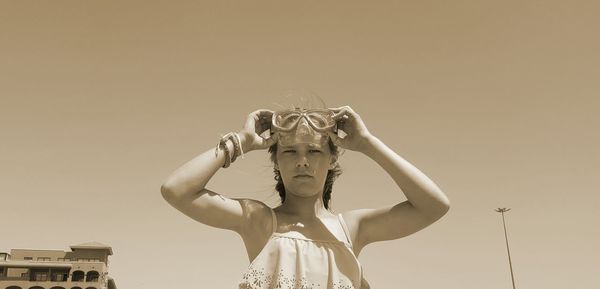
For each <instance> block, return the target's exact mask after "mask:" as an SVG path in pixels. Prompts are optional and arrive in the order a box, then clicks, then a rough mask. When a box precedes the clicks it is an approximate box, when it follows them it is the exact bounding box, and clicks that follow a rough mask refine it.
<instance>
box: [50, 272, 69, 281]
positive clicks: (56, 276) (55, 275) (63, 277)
mask: <svg viewBox="0 0 600 289" xmlns="http://www.w3.org/2000/svg"><path fill="white" fill-rule="evenodd" d="M68 278H69V272H68V271H52V278H51V280H52V281H59V282H60V281H67V279H68Z"/></svg>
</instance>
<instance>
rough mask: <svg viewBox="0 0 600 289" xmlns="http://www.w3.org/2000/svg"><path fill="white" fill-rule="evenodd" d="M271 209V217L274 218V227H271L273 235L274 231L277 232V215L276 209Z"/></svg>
mask: <svg viewBox="0 0 600 289" xmlns="http://www.w3.org/2000/svg"><path fill="white" fill-rule="evenodd" d="M269 210H271V217H272V218H273V225H272V226H273V227H272V229H271V235H273V233H275V232H277V215H275V210H273V209H271V208H269Z"/></svg>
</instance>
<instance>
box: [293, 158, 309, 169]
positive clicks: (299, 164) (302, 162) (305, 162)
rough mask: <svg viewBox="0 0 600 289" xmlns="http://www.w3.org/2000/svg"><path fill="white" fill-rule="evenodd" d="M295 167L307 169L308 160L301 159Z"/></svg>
mask: <svg viewBox="0 0 600 289" xmlns="http://www.w3.org/2000/svg"><path fill="white" fill-rule="evenodd" d="M296 167H308V160H307V159H306V158H305V157H301V158H300V159H299V160H298V162H297V163H296Z"/></svg>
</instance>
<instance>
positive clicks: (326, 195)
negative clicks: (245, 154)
mask: <svg viewBox="0 0 600 289" xmlns="http://www.w3.org/2000/svg"><path fill="white" fill-rule="evenodd" d="M328 144H329V150H330V151H331V155H332V156H333V157H334V160H335V166H334V167H333V169H330V170H328V171H327V178H326V179H325V186H324V188H323V203H324V204H325V209H327V210H329V200H331V190H332V188H333V182H334V181H335V179H337V177H338V176H339V175H341V174H342V167H341V166H340V164H339V163H338V162H337V159H338V157H339V154H340V151H339V149H338V147H337V146H336V145H335V144H333V142H332V141H331V139H329V141H328ZM269 153H270V154H271V162H273V164H275V163H277V143H275V144H273V145H272V146H271V147H269ZM273 173H274V174H275V176H274V179H275V181H277V184H276V185H275V190H277V192H279V197H280V198H281V203H282V204H283V202H284V201H285V194H286V193H285V186H284V185H283V180H282V179H281V173H280V172H279V170H278V169H275V168H273Z"/></svg>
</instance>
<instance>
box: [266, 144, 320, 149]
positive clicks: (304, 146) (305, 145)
mask: <svg viewBox="0 0 600 289" xmlns="http://www.w3.org/2000/svg"><path fill="white" fill-rule="evenodd" d="M277 145H278V146H279V148H282V149H287V148H311V149H312V148H318V149H323V148H324V146H322V145H320V144H316V143H296V144H293V145H286V146H283V145H280V144H277Z"/></svg>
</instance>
